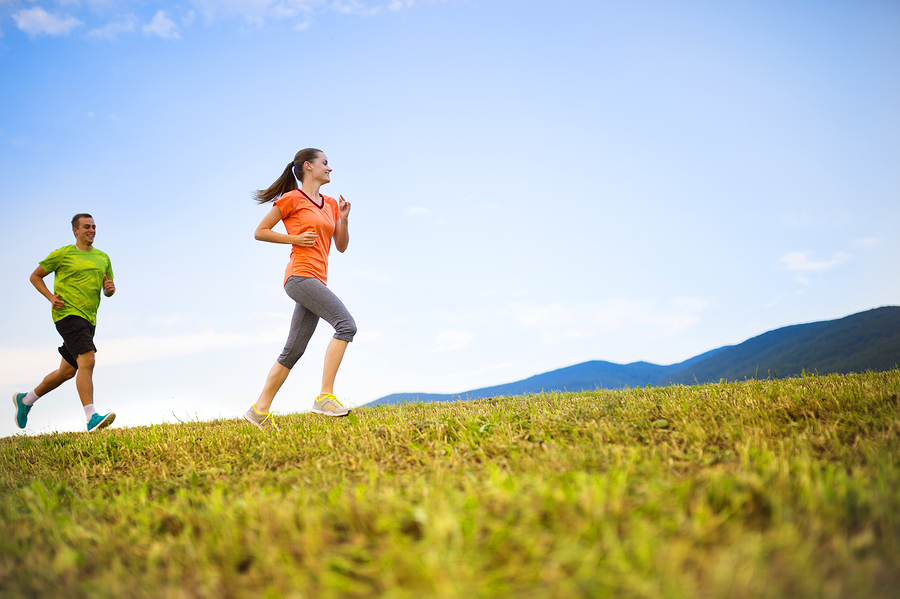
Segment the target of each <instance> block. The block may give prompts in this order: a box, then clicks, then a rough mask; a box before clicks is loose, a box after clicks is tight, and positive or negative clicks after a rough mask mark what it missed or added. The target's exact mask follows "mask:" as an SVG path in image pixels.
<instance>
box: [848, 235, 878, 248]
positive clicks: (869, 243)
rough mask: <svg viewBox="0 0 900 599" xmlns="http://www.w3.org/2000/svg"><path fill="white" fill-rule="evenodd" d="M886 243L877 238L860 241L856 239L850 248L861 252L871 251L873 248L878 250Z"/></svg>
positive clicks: (866, 238)
mask: <svg viewBox="0 0 900 599" xmlns="http://www.w3.org/2000/svg"><path fill="white" fill-rule="evenodd" d="M883 242H884V240H883V239H878V238H877V237H862V238H860V239H854V240H853V241H851V242H850V247H852V248H855V249H860V250H870V249H872V248H876V247H878V246H879V245H881V244H882V243H883Z"/></svg>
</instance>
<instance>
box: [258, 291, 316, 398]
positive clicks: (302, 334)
mask: <svg viewBox="0 0 900 599" xmlns="http://www.w3.org/2000/svg"><path fill="white" fill-rule="evenodd" d="M296 281H297V277H291V278H290V279H288V282H287V283H286V284H285V287H284V289H285V291H287V294H288V295H289V296H290V297H291V298H292V299H294V301H297V298H296V297H295V295H297V293H296V290H294V287H295V285H296ZM318 322H319V317H318V316H316V315H315V314H314V313H312V312H311V311H309V310H307V309H306V307H305V306H303V305H302V304H301V303H299V302H297V305H295V306H294V314H293V316H292V317H291V329H290V331H289V332H288V338H287V341H286V342H285V344H284V350H282V352H281V355H280V356H278V360H277V361H276V362H275V364H274V365H273V366H272V368H271V369H270V370H269V374H268V376H267V377H266V383H265V385H263V390H262V392H261V393H260V394H259V398H258V399H257V400H256V403H255V404H254V405H255V407H256V411H257V412H258V413H261V414H266V413H268V411H269V408H270V407H271V405H272V400H274V399H275V395H276V394H277V393H278V390H279V389H281V386H282V385H284V382H285V381H286V380H287V377H288V375H289V374H290V373H291V368H293V367H294V364H296V363H297V360H299V359H300V356H302V355H303V353H304V352H305V351H306V346H307V345H308V344H309V340H310V338H312V335H313V333H314V332H315V330H316V325H317V324H318Z"/></svg>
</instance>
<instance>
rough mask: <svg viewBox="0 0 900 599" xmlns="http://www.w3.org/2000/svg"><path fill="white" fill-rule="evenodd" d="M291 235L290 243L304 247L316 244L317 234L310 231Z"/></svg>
mask: <svg viewBox="0 0 900 599" xmlns="http://www.w3.org/2000/svg"><path fill="white" fill-rule="evenodd" d="M293 237H294V240H293V241H292V242H291V243H293V244H294V245H298V246H300V247H304V248H311V247H313V246H314V245H316V238H317V237H318V235H316V234H315V233H314V232H312V231H307V232H305V233H300V234H299V235H294V236H293Z"/></svg>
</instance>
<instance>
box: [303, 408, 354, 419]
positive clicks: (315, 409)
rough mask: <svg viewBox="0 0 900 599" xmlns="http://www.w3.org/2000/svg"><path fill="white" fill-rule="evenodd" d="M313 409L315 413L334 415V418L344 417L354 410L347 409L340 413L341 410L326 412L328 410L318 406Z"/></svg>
mask: <svg viewBox="0 0 900 599" xmlns="http://www.w3.org/2000/svg"><path fill="white" fill-rule="evenodd" d="M312 411H313V413H314V414H322V415H323V416H332V417H334V418H343V417H344V416H346V415H348V414H349V413H350V412H351V411H352V410H347V411H346V412H344V413H340V412H326V411H324V410H320V409H318V408H313V409H312Z"/></svg>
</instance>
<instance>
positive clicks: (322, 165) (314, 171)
mask: <svg viewBox="0 0 900 599" xmlns="http://www.w3.org/2000/svg"><path fill="white" fill-rule="evenodd" d="M306 164H308V165H309V169H310V170H308V171H307V175H308V176H309V177H312V180H313V181H316V182H318V183H319V184H320V185H324V184H325V183H328V182H329V181H331V167H330V166H328V157H327V156H325V154H322V153H321V152H320V153H319V155H318V156H316V158H315V159H314V160H311V161H307V163H306Z"/></svg>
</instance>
